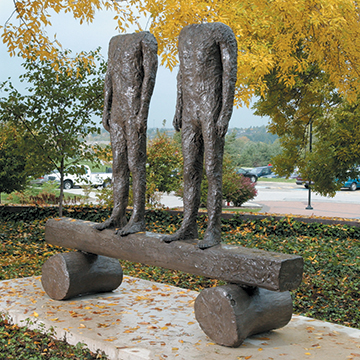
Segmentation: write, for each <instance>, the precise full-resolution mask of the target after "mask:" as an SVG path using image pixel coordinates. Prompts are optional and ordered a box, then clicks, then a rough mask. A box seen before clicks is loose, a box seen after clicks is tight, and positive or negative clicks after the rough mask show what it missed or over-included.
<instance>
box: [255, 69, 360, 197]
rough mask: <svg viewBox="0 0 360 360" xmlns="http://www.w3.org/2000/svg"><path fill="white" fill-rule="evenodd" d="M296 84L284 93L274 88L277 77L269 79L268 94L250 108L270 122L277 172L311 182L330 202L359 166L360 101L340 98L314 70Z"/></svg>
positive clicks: (300, 76)
mask: <svg viewBox="0 0 360 360" xmlns="http://www.w3.org/2000/svg"><path fill="white" fill-rule="evenodd" d="M296 78H297V80H296V83H295V85H294V86H292V87H290V88H289V87H285V86H284V85H283V84H281V83H280V82H279V80H278V78H277V74H276V71H274V72H273V73H272V74H271V75H269V76H268V78H267V79H268V82H267V83H268V90H267V91H266V93H265V94H264V95H263V96H262V97H261V98H260V100H258V101H257V102H256V103H255V106H254V107H255V109H256V112H255V113H256V114H258V115H262V116H263V115H268V116H270V117H271V124H270V125H269V130H270V131H271V132H272V133H276V134H278V135H279V137H280V142H281V146H282V152H281V153H280V154H278V155H277V156H275V157H274V164H275V168H276V172H277V173H278V174H279V175H281V176H289V175H290V174H291V173H292V172H293V171H294V169H295V168H297V169H298V171H299V172H300V174H301V175H302V177H303V178H305V179H308V180H311V181H312V182H314V185H312V187H313V189H314V190H315V191H317V192H318V193H320V194H322V195H330V196H334V195H335V191H336V190H338V189H340V187H341V186H342V184H343V183H344V181H345V180H347V178H348V176H349V175H350V174H349V173H348V171H349V170H353V169H354V168H355V167H356V166H358V165H359V163H360V156H359V155H358V154H359V149H360V140H359V139H360V138H359V136H360V132H359V131H360V130H359V120H358V119H359V115H360V114H359V110H358V108H359V100H357V101H355V102H353V103H349V102H348V101H346V100H345V99H344V98H342V97H341V96H340V95H339V93H338V92H337V89H336V88H335V87H334V85H333V84H332V83H331V82H330V79H329V76H328V75H327V74H326V73H324V72H323V71H321V70H320V69H319V68H318V66H316V65H312V66H310V67H309V68H308V69H307V70H306V71H305V72H301V73H298V74H297V77H296ZM351 175H353V176H356V173H355V172H353V173H352V174H351Z"/></svg>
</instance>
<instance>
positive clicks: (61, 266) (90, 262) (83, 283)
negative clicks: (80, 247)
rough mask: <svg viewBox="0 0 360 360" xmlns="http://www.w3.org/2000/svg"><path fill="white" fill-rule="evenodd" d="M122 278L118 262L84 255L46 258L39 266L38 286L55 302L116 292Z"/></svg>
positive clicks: (73, 254)
mask: <svg viewBox="0 0 360 360" xmlns="http://www.w3.org/2000/svg"><path fill="white" fill-rule="evenodd" d="M122 279H123V271H122V268H121V265H120V263H119V260H117V259H112V258H109V257H106V256H100V255H95V254H88V253H84V252H80V251H78V252H68V253H62V254H57V255H54V256H52V257H51V258H49V259H48V260H47V261H46V262H45V263H44V265H43V267H42V277H41V283H42V286H43V288H44V290H45V292H46V293H47V294H48V295H49V297H51V298H52V299H54V300H66V299H69V298H72V297H74V296H78V295H85V294H91V293H98V292H106V291H112V290H115V289H116V288H117V287H119V286H120V284H121V282H122Z"/></svg>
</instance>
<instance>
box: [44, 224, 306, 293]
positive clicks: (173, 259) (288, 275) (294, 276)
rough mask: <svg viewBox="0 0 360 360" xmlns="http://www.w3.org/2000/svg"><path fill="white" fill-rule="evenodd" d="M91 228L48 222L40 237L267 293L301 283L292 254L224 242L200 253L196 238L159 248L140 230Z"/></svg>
mask: <svg viewBox="0 0 360 360" xmlns="http://www.w3.org/2000/svg"><path fill="white" fill-rule="evenodd" d="M94 224H95V223H92V222H89V221H81V220H73V219H70V218H61V219H51V220H48V221H47V223H46V227H45V239H46V241H47V242H48V243H50V244H53V245H58V246H62V247H66V248H72V249H78V250H82V251H86V252H89V253H94V254H99V255H104V256H108V257H113V258H118V259H124V260H129V261H134V262H140V263H144V264H148V265H154V266H162V267H164V268H168V269H173V270H181V271H184V272H187V273H190V274H194V275H202V276H206V277H209V278H214V279H215V278H217V279H222V280H225V281H228V282H231V283H239V284H244V285H249V286H260V287H263V288H266V289H269V290H275V291H285V290H291V289H296V288H297V287H298V286H299V285H300V283H301V279H302V272H303V259H302V257H300V256H297V255H289V254H281V253H274V252H268V251H263V250H259V249H250V248H244V247H241V246H232V245H224V244H221V245H217V246H214V247H212V248H210V249H206V250H201V249H199V248H198V245H197V244H198V241H196V240H193V241H192V240H189V241H175V242H172V243H170V244H164V243H163V242H162V241H161V238H162V235H161V234H155V233H145V232H144V233H137V234H130V235H128V236H127V237H126V238H125V237H119V236H117V235H116V234H115V233H114V232H113V231H111V230H104V231H102V232H99V231H97V230H95V229H94V228H93V226H94Z"/></svg>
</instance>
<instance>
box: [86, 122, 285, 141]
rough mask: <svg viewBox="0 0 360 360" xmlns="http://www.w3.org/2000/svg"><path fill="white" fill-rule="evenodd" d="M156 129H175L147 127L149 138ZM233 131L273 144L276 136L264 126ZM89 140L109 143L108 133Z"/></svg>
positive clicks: (103, 131) (92, 136) (169, 129)
mask: <svg viewBox="0 0 360 360" xmlns="http://www.w3.org/2000/svg"><path fill="white" fill-rule="evenodd" d="M157 131H159V132H161V133H164V132H165V133H166V134H167V135H168V136H170V137H173V135H174V134H175V130H174V129H173V128H160V129H159V128H149V129H148V130H147V135H148V138H149V139H153V138H154V137H155V136H156V133H157ZM232 132H235V133H236V135H235V137H236V138H244V137H246V138H247V139H249V140H250V141H252V142H264V143H267V144H273V143H274V141H275V140H276V139H277V138H278V137H277V135H272V134H269V133H268V132H267V131H266V126H265V125H263V126H254V127H250V128H246V129H243V128H231V129H229V131H228V134H230V133H232ZM87 140H88V141H89V142H97V143H103V144H106V143H110V134H109V133H108V132H107V131H106V130H105V129H104V128H102V129H101V134H99V135H98V134H96V135H91V136H89V137H88V139H87Z"/></svg>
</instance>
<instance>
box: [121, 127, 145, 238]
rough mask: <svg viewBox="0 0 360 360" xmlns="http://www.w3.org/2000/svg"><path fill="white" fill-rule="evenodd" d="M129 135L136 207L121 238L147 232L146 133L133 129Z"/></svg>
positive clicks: (122, 231) (129, 155) (129, 154)
mask: <svg viewBox="0 0 360 360" xmlns="http://www.w3.org/2000/svg"><path fill="white" fill-rule="evenodd" d="M131 128H132V131H131V132H130V133H129V134H128V135H129V136H128V138H129V139H131V140H129V141H128V157H129V168H130V171H131V173H132V180H133V188H132V189H133V200H134V207H133V212H132V215H131V218H130V220H129V222H128V224H127V225H126V226H125V227H123V228H122V229H120V230H118V231H117V232H116V233H117V234H118V235H121V236H125V235H128V234H134V233H137V232H143V231H145V192H146V131H145V132H141V133H139V132H138V131H136V130H135V129H133V128H134V124H133V126H132V127H131Z"/></svg>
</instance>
